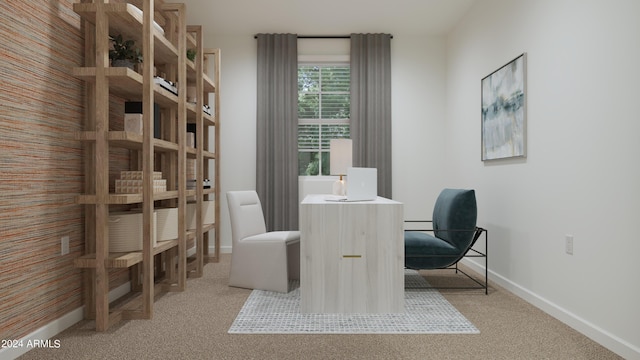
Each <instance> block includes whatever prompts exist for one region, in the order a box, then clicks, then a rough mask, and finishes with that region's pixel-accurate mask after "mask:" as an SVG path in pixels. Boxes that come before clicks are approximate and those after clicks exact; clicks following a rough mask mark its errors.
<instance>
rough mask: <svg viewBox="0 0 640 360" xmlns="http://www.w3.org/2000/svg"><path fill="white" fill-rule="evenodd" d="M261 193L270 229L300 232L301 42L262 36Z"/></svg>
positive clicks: (259, 111)
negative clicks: (299, 106)
mask: <svg viewBox="0 0 640 360" xmlns="http://www.w3.org/2000/svg"><path fill="white" fill-rule="evenodd" d="M257 39H258V40H257V41H258V99H257V118H256V124H257V158H256V159H257V165H256V173H257V175H256V191H257V192H258V195H259V196H260V200H261V202H262V207H263V211H264V216H265V221H266V225H267V230H269V231H275V230H297V229H298V37H297V35H295V34H258V36H257Z"/></svg>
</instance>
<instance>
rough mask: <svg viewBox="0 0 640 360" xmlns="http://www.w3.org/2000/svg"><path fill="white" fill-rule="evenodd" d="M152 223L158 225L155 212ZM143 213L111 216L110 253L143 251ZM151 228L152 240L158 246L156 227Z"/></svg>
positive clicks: (118, 213) (132, 212) (123, 213)
mask: <svg viewBox="0 0 640 360" xmlns="http://www.w3.org/2000/svg"><path fill="white" fill-rule="evenodd" d="M151 221H152V222H153V224H157V223H158V222H157V219H156V213H155V212H154V214H153V216H152V218H151ZM142 222H143V221H142V213H141V212H136V211H123V212H113V213H110V214H109V252H130V251H141V250H142ZM153 224H152V226H151V231H152V234H151V239H152V243H153V246H154V247H155V246H156V231H155V226H153Z"/></svg>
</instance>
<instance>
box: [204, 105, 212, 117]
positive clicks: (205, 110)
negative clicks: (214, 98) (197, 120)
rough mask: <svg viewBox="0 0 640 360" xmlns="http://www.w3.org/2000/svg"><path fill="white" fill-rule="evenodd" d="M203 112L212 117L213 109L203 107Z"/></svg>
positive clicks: (206, 106)
mask: <svg viewBox="0 0 640 360" xmlns="http://www.w3.org/2000/svg"><path fill="white" fill-rule="evenodd" d="M202 111H204V112H205V114H207V115H211V107H210V106H209V105H202Z"/></svg>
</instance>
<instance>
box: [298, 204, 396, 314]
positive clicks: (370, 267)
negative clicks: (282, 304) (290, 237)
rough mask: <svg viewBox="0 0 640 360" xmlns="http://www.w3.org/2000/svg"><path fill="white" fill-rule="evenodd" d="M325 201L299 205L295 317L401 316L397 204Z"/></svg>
mask: <svg viewBox="0 0 640 360" xmlns="http://www.w3.org/2000/svg"><path fill="white" fill-rule="evenodd" d="M327 196H330V195H308V196H307V197H305V199H304V200H303V201H302V203H301V205H300V310H301V312H303V313H402V312H404V236H403V207H402V203H399V202H397V201H393V200H389V199H385V198H382V197H378V199H377V200H375V201H362V202H330V201H325V198H326V197H327Z"/></svg>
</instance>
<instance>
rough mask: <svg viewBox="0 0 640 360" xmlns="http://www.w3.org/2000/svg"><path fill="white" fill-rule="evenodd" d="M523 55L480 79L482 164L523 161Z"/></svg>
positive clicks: (524, 91) (524, 115)
mask: <svg viewBox="0 0 640 360" xmlns="http://www.w3.org/2000/svg"><path fill="white" fill-rule="evenodd" d="M526 55H527V53H523V54H522V55H520V56H518V57H517V58H515V59H513V60H512V61H510V62H509V63H507V64H506V65H504V66H502V67H501V68H499V69H498V70H496V71H494V72H492V73H491V74H489V75H488V76H486V77H485V78H484V79H482V95H481V97H482V109H481V110H482V112H481V114H482V115H481V116H482V161H485V160H495V159H504V158H512V157H526V140H527V139H526V124H527V122H526V120H527V99H526V75H527V56H526Z"/></svg>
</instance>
